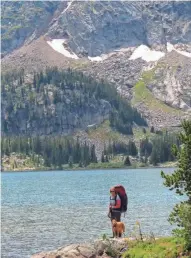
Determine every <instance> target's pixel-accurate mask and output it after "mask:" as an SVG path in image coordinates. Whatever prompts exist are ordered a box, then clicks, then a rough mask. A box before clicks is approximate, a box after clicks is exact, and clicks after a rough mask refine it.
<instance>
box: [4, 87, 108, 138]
mask: <svg viewBox="0 0 191 258" xmlns="http://www.w3.org/2000/svg"><path fill="white" fill-rule="evenodd" d="M18 91H21V92H22V89H18ZM45 92H46V93H39V94H38V95H35V93H34V91H33V93H32V92H31V93H29V94H27V96H26V95H25V96H22V93H21V95H18V94H14V92H13V93H12V94H11V100H10V95H8V94H6V93H5V94H3V96H2V132H3V133H5V134H6V135H54V134H63V135H68V134H72V133H74V132H75V131H77V130H78V129H83V130H86V129H87V126H88V125H92V124H100V123H102V122H103V121H104V120H106V119H108V118H109V114H110V111H111V105H110V103H109V102H108V101H105V100H103V99H95V98H94V96H92V97H90V96H87V95H86V94H84V93H81V92H80V91H79V90H70V89H68V90H65V91H64V92H63V91H59V92H58V91H57V92H56V94H59V97H56V98H55V86H54V85H47V86H46V88H45ZM44 94H45V95H46V96H45V95H44ZM57 96H58V95H57ZM58 98H59V99H58ZM21 99H22V101H21ZM10 101H11V102H10Z"/></svg>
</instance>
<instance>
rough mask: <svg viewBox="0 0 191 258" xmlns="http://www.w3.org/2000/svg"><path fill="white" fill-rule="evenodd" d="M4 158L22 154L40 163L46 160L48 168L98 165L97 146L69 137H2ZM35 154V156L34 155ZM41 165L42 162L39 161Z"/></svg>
mask: <svg viewBox="0 0 191 258" xmlns="http://www.w3.org/2000/svg"><path fill="white" fill-rule="evenodd" d="M1 150H2V156H4V155H7V156H10V155H11V153H22V154H25V155H28V156H31V157H32V158H33V157H34V158H35V161H36V162H37V163H38V160H36V159H37V157H36V155H39V159H40V158H41V157H42V158H43V159H44V165H45V166H46V167H51V166H53V167H60V168H61V167H62V165H64V164H69V165H70V166H72V164H74V163H75V164H79V166H87V165H89V164H90V163H97V157H96V153H95V145H88V144H87V143H86V142H84V143H83V144H82V143H80V142H79V140H78V139H77V140H74V139H72V138H68V137H61V136H55V137H47V136H42V137H40V136H37V137H23V136H22V137H20V136H17V137H2V141H1ZM34 154H35V155H34ZM39 163H40V160H39Z"/></svg>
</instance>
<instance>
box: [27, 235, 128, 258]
mask: <svg viewBox="0 0 191 258" xmlns="http://www.w3.org/2000/svg"><path fill="white" fill-rule="evenodd" d="M127 248H128V239H127V238H121V239H120V238H119V239H115V238H111V239H109V238H107V239H104V240H103V239H100V240H95V241H93V242H92V243H83V244H71V245H68V246H64V247H60V248H58V249H57V250H53V251H49V252H41V253H37V254H34V255H32V256H31V258H113V257H114V258H118V257H122V254H123V253H124V252H125V251H126V250H127Z"/></svg>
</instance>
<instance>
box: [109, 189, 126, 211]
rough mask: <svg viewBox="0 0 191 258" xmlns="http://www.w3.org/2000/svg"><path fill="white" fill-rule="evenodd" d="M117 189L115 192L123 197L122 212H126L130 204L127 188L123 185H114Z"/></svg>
mask: <svg viewBox="0 0 191 258" xmlns="http://www.w3.org/2000/svg"><path fill="white" fill-rule="evenodd" d="M112 188H114V189H115V192H116V193H117V194H118V195H119V197H120V199H121V208H120V210H121V212H126V211H127V205H128V197H127V194H126V191H125V188H124V187H123V186H122V185H116V186H114V187H112Z"/></svg>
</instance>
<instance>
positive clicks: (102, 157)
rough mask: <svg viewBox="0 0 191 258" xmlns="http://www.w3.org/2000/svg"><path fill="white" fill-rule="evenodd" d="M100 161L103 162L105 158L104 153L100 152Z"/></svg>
mask: <svg viewBox="0 0 191 258" xmlns="http://www.w3.org/2000/svg"><path fill="white" fill-rule="evenodd" d="M101 162H102V163H104V162H105V158H104V153H103V152H102V155H101Z"/></svg>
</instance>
